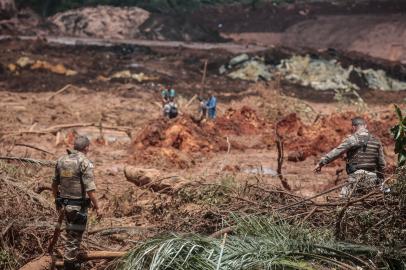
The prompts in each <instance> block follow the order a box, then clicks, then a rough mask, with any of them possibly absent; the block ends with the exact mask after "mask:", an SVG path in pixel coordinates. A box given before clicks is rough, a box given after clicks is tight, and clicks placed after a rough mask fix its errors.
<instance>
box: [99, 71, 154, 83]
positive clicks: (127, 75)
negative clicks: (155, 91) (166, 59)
mask: <svg viewBox="0 0 406 270" xmlns="http://www.w3.org/2000/svg"><path fill="white" fill-rule="evenodd" d="M99 79H101V80H102V78H101V77H100V78H99ZM109 79H110V80H113V79H133V80H136V81H137V82H140V83H141V82H144V81H156V80H158V79H159V78H158V77H156V76H147V75H145V74H144V73H143V72H141V73H131V71H130V70H123V71H119V72H116V73H114V74H113V75H112V76H111V77H110V78H109Z"/></svg>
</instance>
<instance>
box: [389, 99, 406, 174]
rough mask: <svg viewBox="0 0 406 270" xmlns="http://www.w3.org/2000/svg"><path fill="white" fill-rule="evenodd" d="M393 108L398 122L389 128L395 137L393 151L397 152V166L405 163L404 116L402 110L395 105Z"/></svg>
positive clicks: (405, 134)
mask: <svg viewBox="0 0 406 270" xmlns="http://www.w3.org/2000/svg"><path fill="white" fill-rule="evenodd" d="M395 110H396V114H397V116H398V119H399V123H398V124H397V125H396V126H394V127H393V128H392V129H391V132H392V135H393V138H394V139H395V153H396V154H398V167H401V166H403V165H405V163H406V116H403V114H402V111H401V110H400V108H399V107H398V106H396V105H395Z"/></svg>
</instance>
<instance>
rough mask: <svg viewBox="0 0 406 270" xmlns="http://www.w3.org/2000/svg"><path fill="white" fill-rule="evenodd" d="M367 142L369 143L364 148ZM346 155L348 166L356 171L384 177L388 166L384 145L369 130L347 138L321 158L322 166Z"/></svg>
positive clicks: (360, 131)
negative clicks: (365, 171)
mask: <svg viewBox="0 0 406 270" xmlns="http://www.w3.org/2000/svg"><path fill="white" fill-rule="evenodd" d="M366 141H368V142H367V144H365V147H363V146H364V144H363V143H365V142H366ZM344 153H345V154H346V161H347V164H351V165H352V166H354V167H355V169H365V170H368V171H374V172H377V173H378V176H379V177H382V176H383V172H384V169H385V165H386V164H385V157H384V153H383V147H382V144H381V142H380V141H379V140H378V139H376V138H375V137H374V136H373V135H371V134H370V133H369V131H368V130H367V129H364V128H363V129H360V130H358V131H357V132H356V133H354V134H352V135H349V136H347V137H346V138H345V139H344V140H343V141H342V142H341V144H340V145H339V146H337V147H336V148H334V149H333V150H331V151H330V152H329V153H328V154H326V155H325V156H324V157H322V158H321V160H320V164H323V165H326V164H328V163H330V162H332V161H333V160H335V159H337V158H338V157H339V156H341V155H342V154H344Z"/></svg>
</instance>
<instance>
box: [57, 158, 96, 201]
mask: <svg viewBox="0 0 406 270" xmlns="http://www.w3.org/2000/svg"><path fill="white" fill-rule="evenodd" d="M80 178H82V181H83V185H84V189H85V193H87V191H92V190H96V185H95V183H94V179H93V178H94V177H93V163H92V162H91V161H90V160H89V159H88V158H87V157H86V156H85V154H83V153H82V152H79V151H76V150H68V154H66V155H63V156H62V157H60V158H59V159H58V161H57V163H56V166H55V176H54V178H53V182H54V183H56V184H57V185H58V190H59V192H60V196H61V197H62V198H68V199H81V198H82V185H81V183H80Z"/></svg>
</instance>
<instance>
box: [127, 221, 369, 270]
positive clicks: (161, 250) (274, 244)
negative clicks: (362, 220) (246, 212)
mask: <svg viewBox="0 0 406 270" xmlns="http://www.w3.org/2000/svg"><path fill="white" fill-rule="evenodd" d="M231 222H233V223H235V226H236V230H235V234H234V235H231V236H229V237H227V241H225V243H224V250H223V251H222V241H221V240H219V239H214V238H210V237H205V236H199V235H174V234H172V235H168V236H161V237H157V238H155V239H152V240H149V241H147V242H145V243H143V244H141V245H140V246H138V247H137V248H136V249H134V250H132V251H130V252H129V253H128V254H127V256H126V257H125V258H123V260H122V261H121V264H120V269H123V270H127V269H135V270H144V269H149V270H160V269H196V270H197V269H199V270H203V269H204V270H206V269H207V270H209V269H213V270H214V269H216V267H217V265H218V263H219V262H220V267H219V269H224V270H231V269H247V270H251V269H252V270H257V269H306V270H309V269H321V268H326V267H327V268H328V267H330V268H331V267H335V268H337V269H357V267H361V268H367V269H373V268H374V267H375V266H374V265H373V264H371V263H369V262H367V261H369V260H372V259H374V258H375V257H376V255H377V253H376V252H377V250H376V249H375V248H371V247H365V246H360V245H354V244H347V243H339V242H336V241H335V240H334V237H333V234H332V232H329V231H326V230H316V231H315V230H310V229H308V228H306V227H305V226H304V225H302V226H294V225H291V224H288V223H286V222H284V221H282V220H281V219H279V218H277V217H274V216H271V217H253V216H250V217H236V216H234V217H233V219H232V221H231ZM351 250H355V251H356V252H355V253H352V252H351ZM355 254H357V255H355Z"/></svg>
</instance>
